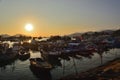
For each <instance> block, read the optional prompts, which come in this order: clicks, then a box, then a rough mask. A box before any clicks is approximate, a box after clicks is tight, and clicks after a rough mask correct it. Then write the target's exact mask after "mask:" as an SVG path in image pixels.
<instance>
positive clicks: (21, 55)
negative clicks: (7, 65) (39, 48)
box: [19, 51, 30, 61]
mask: <svg viewBox="0 0 120 80" xmlns="http://www.w3.org/2000/svg"><path fill="white" fill-rule="evenodd" d="M29 58H30V52H25V51H21V52H19V59H20V60H22V61H24V60H27V59H29Z"/></svg>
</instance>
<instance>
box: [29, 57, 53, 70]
mask: <svg viewBox="0 0 120 80" xmlns="http://www.w3.org/2000/svg"><path fill="white" fill-rule="evenodd" d="M29 60H30V65H31V66H32V67H33V68H36V69H37V70H43V71H49V70H50V69H52V65H51V64H49V63H48V62H47V61H45V60H43V59H41V58H30V59H29Z"/></svg>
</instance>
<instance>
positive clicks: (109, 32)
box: [68, 30, 115, 37]
mask: <svg viewBox="0 0 120 80" xmlns="http://www.w3.org/2000/svg"><path fill="white" fill-rule="evenodd" d="M114 31H115V30H103V31H97V32H98V33H101V32H104V33H108V34H112V33H113V32H114ZM94 33H95V32H92V31H89V32H84V33H80V32H76V33H73V34H69V35H68V36H70V37H73V36H81V35H82V34H94Z"/></svg>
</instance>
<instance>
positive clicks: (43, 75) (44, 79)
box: [29, 65, 52, 80]
mask: <svg viewBox="0 0 120 80" xmlns="http://www.w3.org/2000/svg"><path fill="white" fill-rule="evenodd" d="M29 68H30V70H31V72H32V73H33V75H35V76H36V77H37V78H38V80H52V76H51V74H50V71H43V70H41V69H39V70H38V69H37V68H34V67H33V66H31V65H30V66H29Z"/></svg>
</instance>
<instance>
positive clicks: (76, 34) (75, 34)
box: [68, 32, 82, 37]
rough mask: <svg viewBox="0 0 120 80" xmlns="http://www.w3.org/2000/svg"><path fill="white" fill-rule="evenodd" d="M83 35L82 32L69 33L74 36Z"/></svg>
mask: <svg viewBox="0 0 120 80" xmlns="http://www.w3.org/2000/svg"><path fill="white" fill-rule="evenodd" d="M81 35H82V33H78V32H77V33H73V34H69V35H68V36H70V37H73V36H81Z"/></svg>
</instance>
